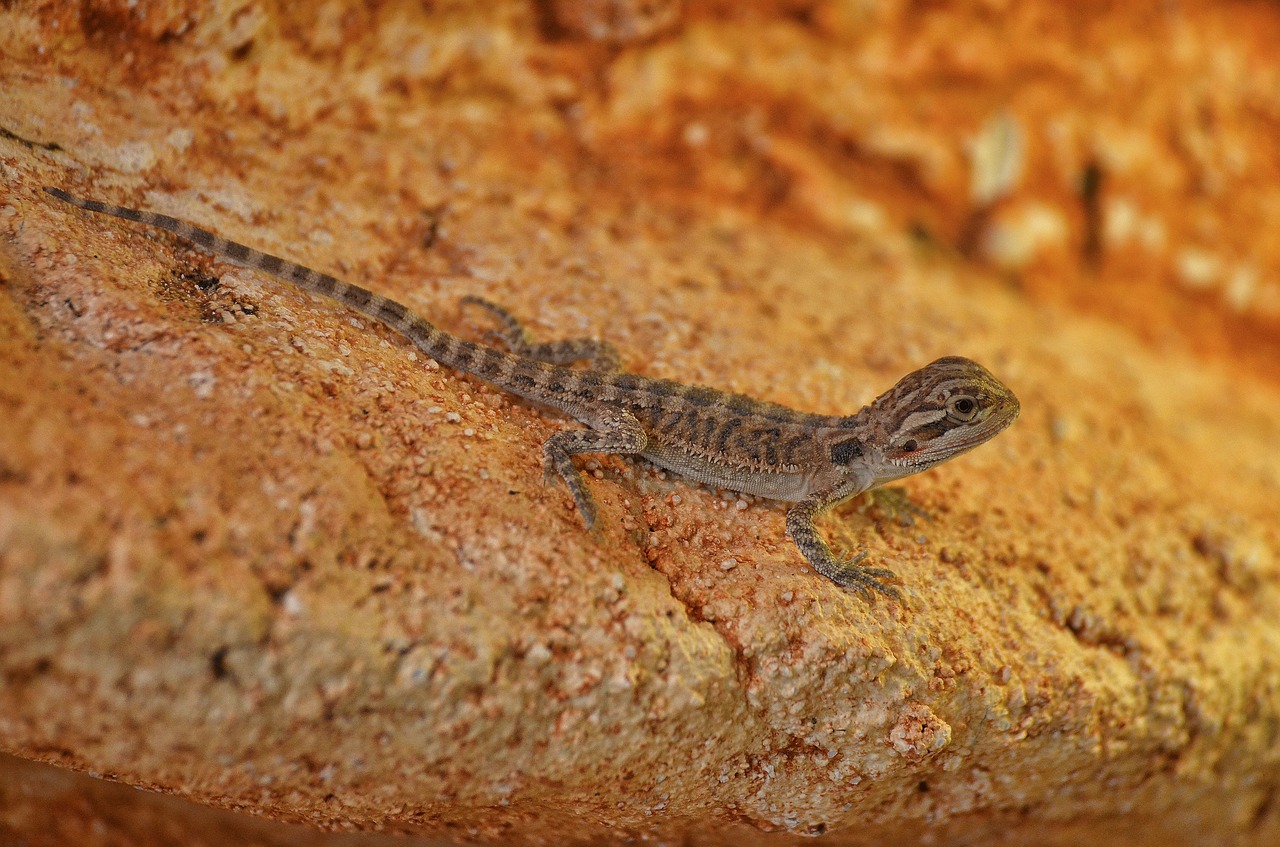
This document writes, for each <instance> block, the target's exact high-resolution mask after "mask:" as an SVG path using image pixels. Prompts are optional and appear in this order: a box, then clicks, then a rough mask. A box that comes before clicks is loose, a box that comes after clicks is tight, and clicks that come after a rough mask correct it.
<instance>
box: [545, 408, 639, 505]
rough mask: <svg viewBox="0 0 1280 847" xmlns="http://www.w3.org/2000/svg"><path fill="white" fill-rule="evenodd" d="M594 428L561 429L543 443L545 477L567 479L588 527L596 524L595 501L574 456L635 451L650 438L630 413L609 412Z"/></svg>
mask: <svg viewBox="0 0 1280 847" xmlns="http://www.w3.org/2000/svg"><path fill="white" fill-rule="evenodd" d="M594 427H595V428H593V429H567V430H561V431H560V432H557V433H555V434H554V435H552V436H551V437H550V438H548V439H547V440H546V441H544V442H543V444H542V456H543V468H544V473H545V475H546V480H547V481H548V482H550V481H552V480H554V479H555V477H557V476H559V477H560V478H561V479H562V480H564V484H565V485H566V486H567V487H568V488H569V493H570V494H572V495H573V502H574V503H575V504H576V505H577V507H578V513H579V514H581V515H582V522H583V523H584V524H586V527H587V529H593V528H594V527H595V523H596V502H595V499H594V498H593V497H592V496H591V491H590V490H589V489H588V488H587V483H586V480H584V479H583V478H582V472H581V471H579V470H578V468H577V466H576V465H574V463H573V457H574V456H576V455H578V454H579V453H621V454H635V453H639V452H641V451H643V450H644V448H645V447H646V446H647V444H648V441H649V438H648V436H647V435H646V434H645V431H644V428H643V427H641V426H640V422H639V421H637V420H636V419H635V417H634V416H632V415H631V414H629V413H627V412H618V413H613V414H610V415H608V416H606V417H604V418H602V419H601V420H599V421H597V422H595V425H594Z"/></svg>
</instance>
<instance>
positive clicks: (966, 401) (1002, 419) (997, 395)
mask: <svg viewBox="0 0 1280 847" xmlns="http://www.w3.org/2000/svg"><path fill="white" fill-rule="evenodd" d="M1019 408H1020V407H1019V405H1018V398H1017V397H1015V396H1013V392H1012V391H1010V390H1009V389H1008V388H1007V387H1006V386H1005V385H1004V384H1003V383H1001V382H1000V380H998V379H996V378H995V377H994V376H992V375H991V372H990V371H988V370H987V369H986V368H984V367H982V365H979V364H978V363H977V362H974V361H971V360H969V359H965V358H961V357H960V356H948V357H946V358H943V359H938V360H937V361H936V362H933V363H931V364H929V365H925V366H924V367H923V368H921V369H920V370H918V371H914V372H912V373H909V374H907V375H906V376H904V377H903V378H902V379H901V380H899V381H898V384H897V385H895V386H894V387H893V388H891V389H889V390H888V391H886V392H885V393H884V394H882V395H880V397H878V398H876V400H875V402H874V403H872V404H871V412H872V418H873V419H874V420H876V421H877V422H878V423H879V426H878V427H877V429H878V430H879V435H880V437H881V443H880V445H878V446H879V447H880V449H881V451H882V452H881V455H882V456H883V457H884V461H883V463H882V465H881V467H880V468H877V471H876V477H877V479H876V484H881V483H884V482H889V481H891V480H895V479H900V478H902V477H904V476H908V475H910V474H913V473H917V472H919V471H922V470H926V469H928V468H931V467H933V466H934V465H937V464H939V463H941V462H945V461H946V460H948V459H950V458H953V457H955V456H958V455H960V454H961V453H964V452H966V451H968V450H972V449H973V448H974V447H977V446H978V445H979V444H982V443H983V442H985V441H988V440H990V439H991V438H993V437H994V436H995V435H997V434H998V433H1000V432H1001V431H1002V430H1004V429H1005V427H1007V426H1009V424H1011V423H1013V421H1014V419H1015V418H1017V417H1018V411H1019Z"/></svg>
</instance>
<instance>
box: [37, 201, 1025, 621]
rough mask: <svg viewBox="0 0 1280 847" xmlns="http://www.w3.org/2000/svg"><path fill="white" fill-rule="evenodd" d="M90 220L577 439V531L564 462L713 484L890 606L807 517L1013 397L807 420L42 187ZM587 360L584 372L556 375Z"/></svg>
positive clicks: (909, 467) (918, 388)
mask: <svg viewBox="0 0 1280 847" xmlns="http://www.w3.org/2000/svg"><path fill="white" fill-rule="evenodd" d="M45 191H47V192H48V193H49V194H51V195H53V196H54V197H57V198H58V199H59V200H62V201H64V202H67V203H70V204H72V205H73V206H78V207H79V208H81V209H86V210H88V211H91V212H99V213H101V214H106V215H112V216H114V217H117V218H123V219H125V220H128V221H135V222H137V223H141V224H145V225H148V226H153V227H157V228H159V229H163V230H166V231H168V232H171V233H173V234H174V235H177V236H179V237H181V238H184V239H186V240H187V241H190V242H192V243H193V244H195V245H197V246H199V247H202V248H204V249H206V250H209V251H211V252H213V253H216V254H218V255H221V256H223V257H225V258H227V259H229V260H231V261H233V262H235V263H236V264H239V265H242V266H243V267H246V268H249V269H251V270H257V271H262V272H264V273H268V274H271V275H273V276H276V277H279V278H280V279H283V280H286V281H288V282H291V283H293V284H295V285H297V286H298V287H300V288H304V289H306V290H308V291H314V292H315V293H317V294H323V295H325V296H326V297H330V298H332V299H334V300H337V301H338V302H340V303H343V304H345V305H347V306H350V307H351V308H353V309H355V310H357V311H359V312H363V313H364V314H366V315H368V316H370V317H372V318H375V319H377V320H379V321H382V322H383V323H385V324H387V325H388V326H390V327H391V328H392V329H395V330H396V331H398V332H400V333H401V334H403V335H404V336H405V337H407V338H408V339H409V340H410V341H412V342H413V343H414V344H415V345H416V346H417V347H418V348H420V349H421V350H423V351H424V352H425V353H426V354H427V355H429V356H430V357H431V358H433V359H435V360H436V361H438V362H440V363H441V364H445V365H448V366H449V367H452V368H456V369H458V370H461V371H466V372H467V373H471V374H475V375H476V376H478V377H480V378H482V379H484V380H486V381H488V382H491V383H493V384H494V385H497V386H498V387H500V388H502V389H505V390H506V391H509V392H511V393H513V394H517V395H519V396H521V397H525V398H527V399H530V400H534V401H536V402H539V403H544V404H547V405H550V406H553V407H556V408H558V409H561V410H562V411H564V412H566V413H567V414H569V415H572V416H573V417H575V418H577V419H578V420H580V421H582V422H583V423H585V424H586V425H587V426H588V427H590V429H587V430H566V431H562V432H557V433H555V434H553V435H552V436H551V437H550V438H548V439H547V441H546V442H545V443H544V444H543V457H544V462H545V466H546V469H547V472H548V474H552V473H554V474H556V475H558V476H560V477H561V478H562V479H563V480H564V482H565V484H566V485H567V486H568V488H569V491H570V493H571V494H572V495H573V498H574V501H575V502H576V504H577V507H578V509H579V511H580V512H581V514H582V516H583V519H584V521H585V522H586V524H587V526H588V527H590V526H591V525H592V524H593V523H594V521H595V515H596V507H595V502H594V500H593V498H592V497H591V493H590V491H589V490H588V488H587V486H586V483H585V481H584V480H583V478H582V475H581V473H580V472H579V471H578V470H577V468H576V467H575V466H574V464H573V461H572V457H573V456H574V455H577V454H579V453H624V454H639V455H643V456H645V457H647V458H648V459H650V460H651V461H653V462H655V463H656V464H658V465H661V466H663V467H666V468H669V469H671V470H674V471H677V472H679V473H682V474H684V475H686V476H689V477H691V478H693V479H695V480H698V481H700V482H705V483H708V484H710V485H714V486H717V487H721V488H728V489H732V490H735V491H742V492H746V493H750V494H757V495H760V496H764V497H772V498H775V499H778V500H784V501H789V502H793V503H795V504H796V505H794V506H793V507H792V508H791V509H790V511H789V512H788V513H787V532H788V534H789V535H790V536H791V538H792V540H793V541H794V542H795V544H796V546H797V547H798V548H799V549H800V552H801V553H803V554H804V556H805V558H806V559H808V561H809V563H810V564H811V565H813V567H814V568H815V569H816V570H817V571H818V572H819V573H821V574H823V575H825V576H827V577H830V578H831V579H833V580H835V581H836V582H837V583H839V584H840V585H843V586H845V587H848V588H851V589H853V590H855V591H858V592H859V593H861V594H862V595H864V596H866V597H868V598H869V597H870V596H871V594H872V592H873V591H878V592H880V593H883V594H886V595H889V596H892V597H897V596H899V595H898V591H897V589H895V588H894V587H893V586H892V585H890V584H889V583H890V582H892V581H894V580H895V579H896V578H895V577H894V575H893V573H892V572H890V571H888V570H885V569H883V568H864V567H860V566H859V563H860V562H861V560H862V558H863V557H864V556H865V555H866V554H865V553H860V554H858V555H857V556H855V557H852V558H847V559H839V558H837V557H836V555H835V554H834V553H833V552H832V550H831V549H830V547H828V546H827V544H826V542H825V541H824V540H823V539H822V537H821V535H820V534H819V533H818V531H817V529H816V527H815V526H814V523H813V521H814V519H815V518H816V517H817V516H818V515H820V514H822V513H823V512H825V511H827V510H828V509H830V508H832V507H833V506H835V505H837V504H838V503H840V502H843V501H844V500H847V499H849V498H850V497H853V496H855V495H857V494H860V493H862V492H863V491H868V490H871V489H873V488H876V487H878V486H880V485H883V484H884V483H886V482H890V481H892V480H895V479H900V478H902V477H904V476H907V475H910V474H912V473H915V472H917V471H920V470H925V469H927V468H930V467H933V466H935V465H937V464H939V463H940V462H943V461H946V460H947V459H950V458H953V457H954V456H957V455H959V454H960V453H963V452H965V451H967V450H970V449H972V448H973V447H976V446H977V445H979V444H981V443H983V442H985V441H987V440H989V439H990V438H992V437H993V436H995V435H996V434H997V433H999V432H1000V431H1001V430H1003V429H1004V428H1005V427H1007V426H1008V425H1009V424H1011V423H1012V422H1013V420H1014V419H1015V418H1016V417H1017V415H1018V411H1019V407H1018V401H1017V398H1016V397H1014V395H1013V393H1012V392H1011V391H1010V390H1009V389H1008V388H1007V387H1005V386H1004V385H1003V384H1001V383H1000V382H999V380H997V379H996V378H995V377H994V376H992V375H991V374H990V373H989V372H988V371H987V370H986V369H985V368H983V367H982V366H981V365H978V364H977V363H975V362H972V361H970V360H968V359H963V358H960V357H955V356H952V357H947V358H943V359H939V360H937V361H936V362H934V363H933V364H931V365H928V366H926V367H924V368H922V369H920V370H918V371H915V372H913V373H911V374H908V375H907V376H906V377H903V379H902V380H900V381H899V382H898V384H897V385H895V386H894V387H893V388H892V389H891V390H890V391H888V392H886V393H885V394H883V395H881V396H880V397H879V398H878V399H877V400H876V401H875V402H874V403H872V404H871V405H870V406H868V407H866V408H864V409H862V410H861V411H859V412H857V413H856V414H853V415H849V416H831V415H815V414H809V413H806V412H798V411H794V410H792V409H788V408H786V407H784V406H779V405H777V404H775V403H768V402H764V401H761V400H755V399H752V398H750V397H746V396H744V395H741V394H733V393H730V392H725V391H717V390H715V389H712V388H703V387H698V386H690V385H684V384H682V383H677V382H672V381H670V380H663V379H651V378H649V377H644V376H640V375H637V374H628V373H620V372H617V371H615V370H611V369H606V368H612V367H613V365H614V364H615V363H616V354H614V353H613V351H612V348H610V347H608V346H607V345H603V344H601V343H600V342H596V341H594V340H588V339H582V340H575V341H567V342H558V343H552V344H542V345H538V344H534V343H532V342H531V341H529V340H528V335H527V333H525V332H524V329H523V327H521V326H520V324H519V322H518V321H517V320H516V319H515V318H514V317H512V316H511V315H510V314H509V313H507V312H506V310H504V309H502V308H501V307H498V306H494V305H493V304H490V303H486V302H484V301H481V300H477V299H476V298H469V301H470V302H473V303H478V304H479V305H481V306H484V307H485V308H487V309H489V310H490V312H491V313H493V314H494V315H495V316H496V317H497V318H498V319H499V320H500V321H501V322H502V324H503V327H504V330H505V331H504V332H503V333H502V336H503V338H504V339H505V341H506V343H507V345H508V346H509V347H511V348H512V351H513V352H504V351H501V350H497V349H494V348H492V347H487V346H485V345H482V344H476V343H474V342H471V341H467V340H465V339H462V338H459V337H457V336H456V335H453V334H452V333H448V332H445V331H444V330H442V329H439V328H438V327H436V326H434V325H433V324H431V323H430V322H429V321H427V320H425V319H424V318H422V317H419V316H418V315H416V314H414V313H413V312H411V311H409V310H408V309H407V308H405V307H404V306H403V305H401V304H400V303H397V302H396V301H394V300H389V299H387V298H386V297H383V296H381V295H379V294H375V293H373V292H372V291H369V290H368V289H365V288H361V287H360V286H358V285H352V284H351V283H347V282H343V281H342V280H340V279H337V278H335V277H332V276H330V275H328V274H324V273H320V272H318V271H314V270H311V269H310V268H306V267H303V266H302V265H299V264H296V263H294V262H290V261H287V260H285V259H281V258H280V257H278V256H273V255H271V254H269V253H264V252H261V251H259V250H254V249H252V248H250V247H246V246H245V245H243V244H240V243H238V242H235V241H231V240H230V239H227V238H223V237H221V236H219V235H215V234H213V233H212V232H209V231H207V230H204V229H201V228H199V227H197V226H194V225H193V224H190V223H187V222H186V221H183V220H179V219H177V218H172V217H169V216H168V215H161V214H157V213H155V212H144V211H139V210H137V209H129V208H126V207H123V206H115V205H111V204H109V203H102V202H99V201H96V200H83V199H80V198H78V197H74V196H72V195H70V194H68V193H67V192H65V191H62V190H61V189H58V188H45ZM577 359H587V360H589V361H591V362H593V363H594V364H596V365H597V367H596V368H595V369H588V370H575V369H572V368H569V367H566V366H565V365H566V363H567V362H569V361H571V360H577Z"/></svg>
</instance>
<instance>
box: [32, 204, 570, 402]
mask: <svg viewBox="0 0 1280 847" xmlns="http://www.w3.org/2000/svg"><path fill="white" fill-rule="evenodd" d="M44 190H45V192H46V193H48V194H52V195H53V196H54V197H57V198H58V199H59V200H62V201H63V202H65V203H70V204H71V205H72V206H77V207H79V208H81V209H86V210H88V211H90V212H97V213H99V214H103V215H111V216H112V217H116V218H123V219H124V220H126V221H134V222H135V223H140V224H145V225H146V226H153V227H156V228H157V229H163V230H165V231H166V232H171V233H173V234H174V235H176V236H178V237H179V238H183V239H186V240H187V241H190V242H191V243H192V244H195V245H196V246H198V247H201V248H203V249H205V250H208V251H209V252H211V253H215V254H217V255H219V256H223V257H224V258H226V259H229V260H230V261H232V262H234V263H235V264H237V265H240V266H241V267H244V268H248V269H249V270H254V271H262V272H263V273H268V274H271V275H272V276H275V277H278V278H280V279H283V280H285V281H287V282H291V283H293V284H294V285H296V286H298V287H299V288H304V289H306V290H307V291H313V292H315V293H316V294H322V295H324V296H325V297H329V298H331V299H333V300H336V301H338V302H339V303H342V304H343V305H345V306H350V307H351V308H352V309H355V310H356V311H358V312H362V313H364V314H366V315H368V316H369V317H371V318H374V319H375V320H378V321H381V322H382V323H384V324H386V325H387V326H389V327H391V328H392V329H394V330H396V331H397V332H399V333H401V334H402V335H404V336H405V337H406V338H408V339H409V340H410V341H412V342H413V343H414V345H416V346H417V347H418V348H419V349H420V350H422V351H423V352H424V353H426V354H427V355H428V356H430V357H431V358H433V359H435V360H436V361H437V362H440V363H441V364H443V365H448V366H449V367H451V368H456V369H458V370H461V371H466V372H468V373H474V374H476V375H477V376H479V377H481V378H483V379H486V380H489V381H491V382H494V383H495V384H497V385H500V386H501V387H503V388H507V389H508V390H514V391H515V393H517V394H526V391H521V390H519V388H514V387H508V386H507V385H505V384H504V382H505V380H504V379H503V378H502V377H504V376H505V377H508V378H509V377H510V375H511V374H512V373H513V372H516V371H521V370H522V371H526V372H527V371H530V370H532V371H542V370H544V369H554V368H552V367H551V366H547V365H544V364H542V363H540V362H530V361H528V360H526V359H523V358H522V357H519V356H513V355H511V354H509V353H504V352H502V351H500V350H494V349H493V348H491V347H486V346H484V345H482V344H476V343H474V342H471V341H467V340H466V339H463V338H459V337H458V336H456V335H453V334H452V333H448V332H445V331H444V330H442V329H440V328H439V327H437V326H435V325H434V324H432V323H431V322H430V321H428V320H426V319H425V318H422V317H420V316H419V315H416V314H414V313H413V312H411V311H409V309H408V308H406V307H405V306H403V305H401V304H400V303H397V302H396V301H394V300H390V299H388V298H386V297H383V296H382V295H381V294H375V293H373V292H372V291H370V290H369V289H367V288H361V287H360V286H358V285H352V284H351V283H349V282H343V281H342V280H340V279H338V278H337V277H333V276H330V275H329V274H325V273H320V272H319V271H313V270H311V268H307V267H304V266H302V265H299V264H297V263H296V262H290V261H288V260H287V259H281V258H280V257H279V256H273V255H271V254H270V253H264V252H262V251H261V250H254V249H253V248H252V247H246V246H245V245H243V244H240V243H239V242H237V241H232V240H231V239H229V238H223V237H222V236H220V235H215V234H213V233H212V232H209V231H208V230H206V229H201V228H200V227H198V226H195V225H194V224H190V223H187V222H186V221H183V220H179V219H178V218H171V217H169V216H168V215H161V214H158V213H156V212H144V211H140V210H138V209H128V208H125V207H124V206H116V205H113V204H111V203H102V202H100V201H98V200H85V199H82V198H80V197H75V196H73V195H71V194H68V193H67V192H65V191H63V190H62V189H60V188H51V187H48V186H46V187H45V189H44ZM508 360H511V361H508ZM555 370H558V369H555ZM539 376H541V374H539ZM495 377H496V378H495ZM546 378H547V377H543V379H546ZM541 381H542V380H539V382H541Z"/></svg>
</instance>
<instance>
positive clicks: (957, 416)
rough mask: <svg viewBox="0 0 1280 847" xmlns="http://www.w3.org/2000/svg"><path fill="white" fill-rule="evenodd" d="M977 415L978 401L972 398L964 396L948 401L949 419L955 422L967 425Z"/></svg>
mask: <svg viewBox="0 0 1280 847" xmlns="http://www.w3.org/2000/svg"><path fill="white" fill-rule="evenodd" d="M977 414H978V401H976V400H974V399H973V398H972V397H966V396H965V395H963V394H962V395H960V396H959V397H952V398H951V399H950V400H948V401H947V417H949V418H951V419H952V420H954V421H959V422H960V423H966V422H968V421H971V420H973V418H974V416H975V415H977Z"/></svg>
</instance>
